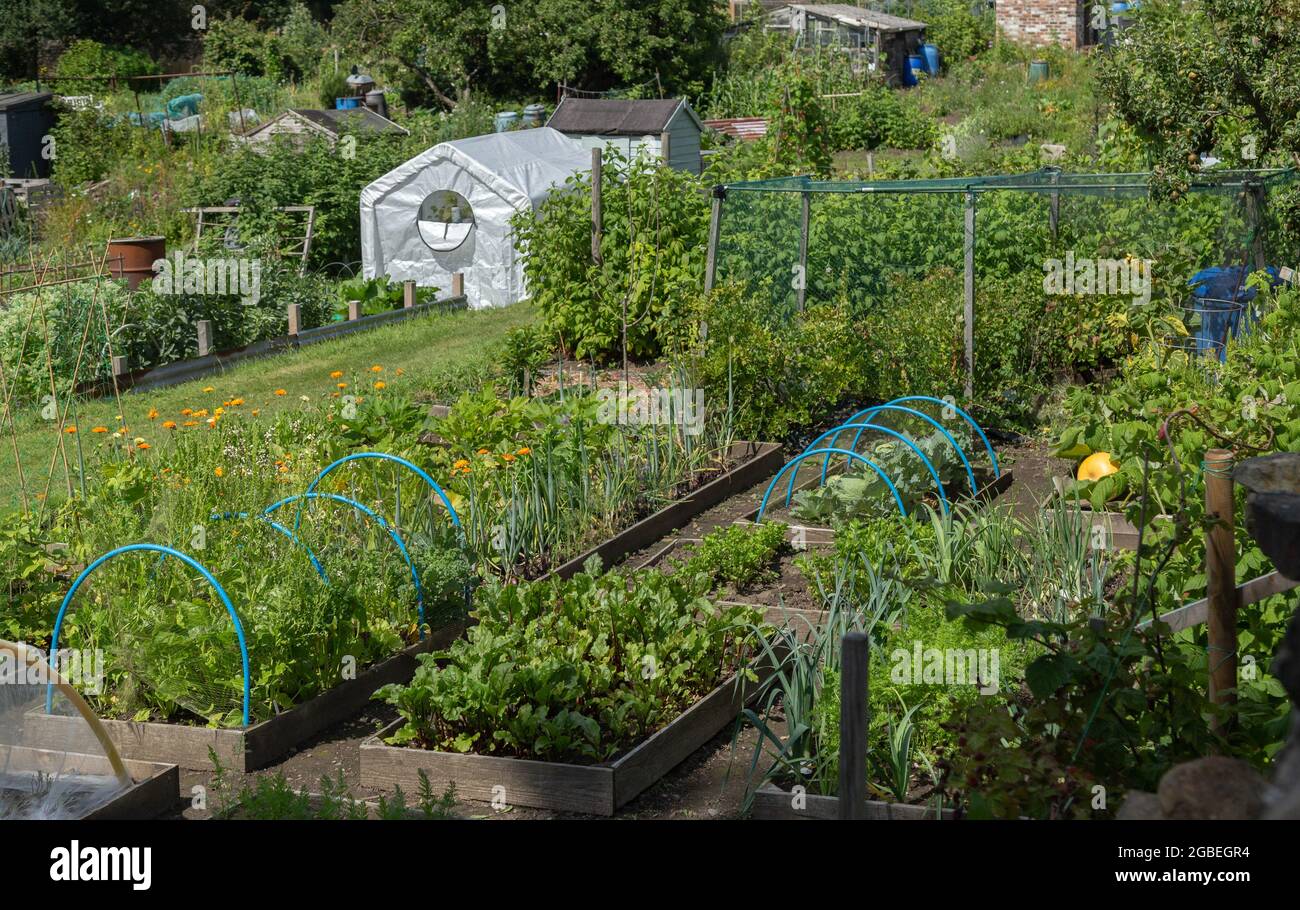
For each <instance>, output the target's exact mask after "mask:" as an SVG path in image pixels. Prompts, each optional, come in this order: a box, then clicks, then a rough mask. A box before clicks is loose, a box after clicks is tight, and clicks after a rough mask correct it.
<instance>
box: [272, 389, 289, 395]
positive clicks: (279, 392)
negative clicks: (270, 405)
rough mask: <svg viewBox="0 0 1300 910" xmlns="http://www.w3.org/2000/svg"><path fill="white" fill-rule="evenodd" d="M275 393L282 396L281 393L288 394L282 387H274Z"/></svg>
mask: <svg viewBox="0 0 1300 910" xmlns="http://www.w3.org/2000/svg"><path fill="white" fill-rule="evenodd" d="M275 394H277V395H281V396H283V395H288V394H289V393H288V392H286V391H285V390H284V389H276V390H275Z"/></svg>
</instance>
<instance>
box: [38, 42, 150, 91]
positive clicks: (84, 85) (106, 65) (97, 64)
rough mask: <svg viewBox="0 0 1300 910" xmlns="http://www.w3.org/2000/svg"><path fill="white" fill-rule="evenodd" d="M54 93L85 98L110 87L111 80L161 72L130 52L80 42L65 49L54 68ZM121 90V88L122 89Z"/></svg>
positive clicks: (138, 54) (96, 43) (145, 58)
mask: <svg viewBox="0 0 1300 910" xmlns="http://www.w3.org/2000/svg"><path fill="white" fill-rule="evenodd" d="M54 69H55V73H56V79H58V78H62V79H64V80H65V81H63V82H57V81H56V83H55V86H56V89H57V90H58V91H59V93H60V94H64V95H89V94H93V93H96V92H104V91H107V90H108V89H109V88H110V87H111V86H112V85H113V84H114V80H113V79H111V78H104V79H95V78H94V77H101V76H102V77H114V76H115V77H117V79H128V78H130V77H132V76H148V75H153V74H156V73H160V72H162V70H160V69H159V68H158V64H156V63H154V62H153V61H152V60H151V59H149V57H148V55H147V54H143V53H141V52H140V51H137V50H133V49H131V48H117V47H110V46H108V45H105V44H100V43H99V42H98V41H91V40H89V39H83V40H81V41H74V42H72V44H70V45H68V49H67V50H65V51H64V52H63V53H62V54H60V55H59V61H58V63H56V64H55V67H54ZM121 87H125V86H124V85H123V86H121Z"/></svg>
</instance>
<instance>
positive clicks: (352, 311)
mask: <svg viewBox="0 0 1300 910" xmlns="http://www.w3.org/2000/svg"><path fill="white" fill-rule="evenodd" d="M360 318H361V301H360V300H349V301H348V322H356V321H357V320H358V319H360Z"/></svg>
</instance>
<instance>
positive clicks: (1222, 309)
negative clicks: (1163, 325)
mask: <svg viewBox="0 0 1300 910" xmlns="http://www.w3.org/2000/svg"><path fill="white" fill-rule="evenodd" d="M1253 271H1254V269H1251V268H1248V267H1246V266H1244V265H1235V266H1218V267H1214V268H1208V269H1201V270H1200V271H1199V272H1197V273H1196V274H1195V275H1193V276H1192V277H1191V279H1190V280H1189V281H1188V282H1187V284H1188V285H1189V286H1190V287H1191V289H1192V297H1193V304H1192V306H1191V307H1190V308H1189V309H1191V310H1192V311H1193V312H1194V313H1196V314H1198V315H1199V316H1200V317H1201V324H1200V325H1199V326H1198V327H1197V329H1196V351H1197V353H1198V354H1217V355H1218V357H1219V361H1220V362H1222V361H1224V360H1225V359H1226V358H1227V347H1228V339H1229V338H1236V337H1238V335H1240V334H1241V333H1243V332H1249V331H1250V329H1251V322H1252V320H1251V317H1250V303H1251V301H1253V300H1254V299H1255V293H1256V291H1255V288H1251V287H1246V279H1247V278H1248V277H1249V276H1250V273H1251V272H1253ZM1265 271H1266V272H1268V274H1269V277H1270V278H1271V279H1272V284H1273V285H1274V286H1276V285H1277V284H1278V283H1279V281H1280V278H1279V274H1278V270H1277V269H1276V268H1273V267H1272V266H1270V267H1268V268H1267V269H1265Z"/></svg>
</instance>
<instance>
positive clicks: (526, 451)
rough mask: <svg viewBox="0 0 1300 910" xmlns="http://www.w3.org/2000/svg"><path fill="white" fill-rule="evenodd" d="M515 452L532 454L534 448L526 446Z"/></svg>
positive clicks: (517, 453)
mask: <svg viewBox="0 0 1300 910" xmlns="http://www.w3.org/2000/svg"><path fill="white" fill-rule="evenodd" d="M515 454H516V455H531V454H533V450H532V449H530V448H528V446H524V447H523V448H522V449H520V450H519V451H518V452H516V453H515Z"/></svg>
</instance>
